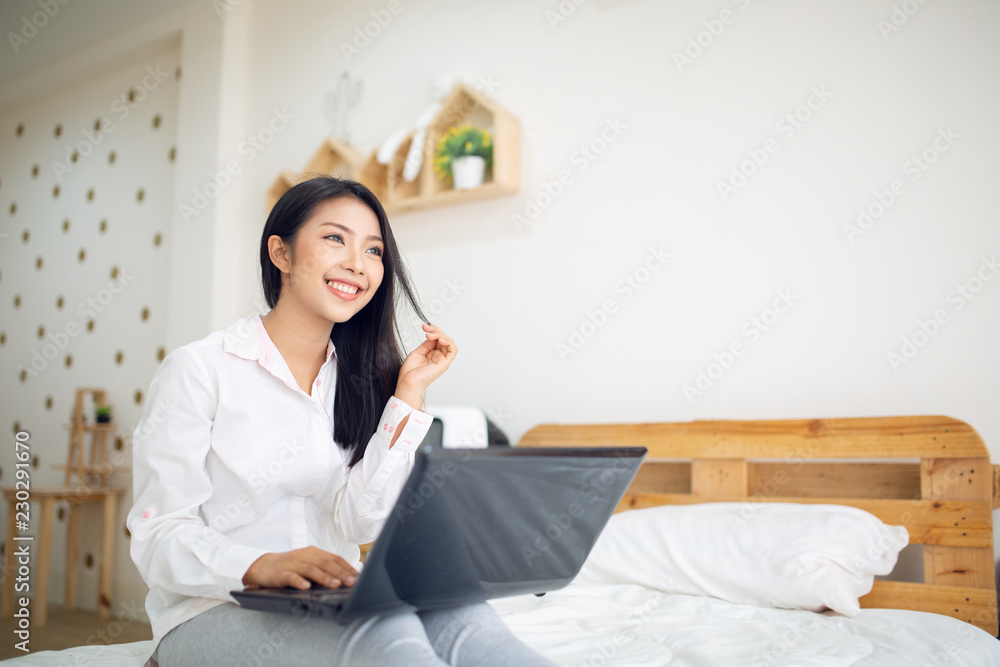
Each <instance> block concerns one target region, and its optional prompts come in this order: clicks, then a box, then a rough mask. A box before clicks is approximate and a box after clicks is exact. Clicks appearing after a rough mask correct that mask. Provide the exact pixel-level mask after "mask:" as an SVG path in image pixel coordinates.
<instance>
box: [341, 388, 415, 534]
mask: <svg viewBox="0 0 1000 667" xmlns="http://www.w3.org/2000/svg"><path fill="white" fill-rule="evenodd" d="M407 415H409V419H408V420H407V422H406V425H405V426H404V427H403V431H402V432H401V433H400V434H399V438H398V439H397V440H396V444H394V445H393V446H392V447H391V448H390V447H389V444H390V443H391V442H392V438H393V436H394V435H395V432H396V429H397V428H398V427H399V424H400V422H402V421H403V419H404V418H405V417H406V416H407ZM433 420H434V417H432V416H431V415H429V414H427V413H426V412H423V411H421V410H415V409H413V408H412V407H410V405H408V404H407V403H406V402H404V401H403V400H401V399H399V398H397V397H396V396H392V397H390V398H389V400H388V401H387V402H386V405H385V409H384V410H383V411H382V417H381V419H380V420H379V427H378V430H377V431H376V432H375V433H374V434H373V435H372V437H371V439H370V440H369V441H368V446H367V448H366V449H365V455H364V457H363V458H362V459H361V460H360V461H358V463H357V464H355V466H354V467H353V468H351V470H350V473H349V474H348V476H347V482H346V484H344V486H343V487H341V489H340V490H339V491H338V492H337V493H336V495H335V496H334V506H333V509H334V513H335V517H336V520H337V523H338V525H339V527H340V529H341V531H342V532H343V534H344V537H346V538H347V539H348V540H350V541H351V542H354V543H355V544H364V543H366V542H371V541H372V540H374V539H375V538H376V537H378V534H379V532H380V531H381V530H382V526H383V524H384V523H385V519H386V518H387V517H388V516H389V513H390V511H391V510H392V506H393V504H394V503H395V502H396V499H397V498H398V496H399V492H400V491H401V490H402V488H403V484H404V483H405V482H406V479H407V477H408V476H409V474H410V470H412V469H413V464H414V461H415V458H416V450H417V447H418V446H419V445H420V443H421V442H422V441H423V439H424V436H426V435H427V431H428V430H429V429H430V427H431V422H432V421H433Z"/></svg>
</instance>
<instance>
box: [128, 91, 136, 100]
mask: <svg viewBox="0 0 1000 667" xmlns="http://www.w3.org/2000/svg"><path fill="white" fill-rule="evenodd" d="M128 101H129V102H135V88H130V89H129V91H128Z"/></svg>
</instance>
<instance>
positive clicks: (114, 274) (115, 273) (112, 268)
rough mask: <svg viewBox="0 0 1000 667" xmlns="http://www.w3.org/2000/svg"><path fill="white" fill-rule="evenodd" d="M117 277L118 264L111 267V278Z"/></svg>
mask: <svg viewBox="0 0 1000 667" xmlns="http://www.w3.org/2000/svg"><path fill="white" fill-rule="evenodd" d="M117 277H118V267H117V266H112V267H111V279H112V280H114V279H115V278H117Z"/></svg>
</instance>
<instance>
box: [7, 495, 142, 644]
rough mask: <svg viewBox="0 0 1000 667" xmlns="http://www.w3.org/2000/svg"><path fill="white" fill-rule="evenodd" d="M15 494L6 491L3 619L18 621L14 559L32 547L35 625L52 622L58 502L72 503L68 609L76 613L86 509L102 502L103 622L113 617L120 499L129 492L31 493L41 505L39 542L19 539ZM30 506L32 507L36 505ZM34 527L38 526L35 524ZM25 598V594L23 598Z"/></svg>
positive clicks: (99, 602) (99, 590)
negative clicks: (20, 549)
mask: <svg viewBox="0 0 1000 667" xmlns="http://www.w3.org/2000/svg"><path fill="white" fill-rule="evenodd" d="M16 492H17V491H16V490H15V489H3V495H4V499H5V500H6V501H7V535H6V539H5V540H4V541H5V543H6V545H7V546H6V549H5V551H4V558H3V572H4V574H5V575H6V576H7V582H6V583H7V585H6V586H5V587H4V595H3V600H2V603H0V617H3V618H12V617H13V616H14V599H15V595H16V593H15V591H14V585H15V580H16V570H17V565H16V562H15V560H14V550H15V549H17V548H18V546H19V545H25V544H29V545H32V546H31V547H30V548H31V549H32V550H33V551H37V552H38V553H37V557H36V559H35V571H34V577H33V580H34V582H33V585H32V590H31V625H32V627H36V628H43V627H45V623H46V621H47V620H48V607H49V602H48V599H49V569H50V565H51V561H52V524H53V519H54V514H55V504H56V502H57V501H66V502H68V503H69V520H68V522H67V530H68V532H67V536H66V608H67V609H75V608H76V582H77V565H78V563H77V560H78V558H77V553H78V550H79V540H80V506H81V505H82V504H83V503H97V502H99V503H101V505H102V508H103V513H102V523H101V570H100V573H99V575H98V581H97V617H98V618H102V619H105V618H109V617H110V616H111V577H112V572H113V567H114V558H115V549H114V547H115V528H116V526H117V523H118V522H117V517H118V497H119V496H121V495H122V494H123V493H125V489H124V488H123V487H107V486H100V487H97V488H88V487H85V486H57V487H36V488H33V489H31V498H30V501H41V503H42V515H41V524H40V528H39V530H38V533H37V534H36V536H35V539H33V540H31V541H27V540H15V539H14V538H15V535H16V531H15V521H16V517H15V511H14V508H15V503H16V502H17V501H16V498H15V494H16ZM30 501H29V502H30ZM32 523H34V522H32ZM21 596H23V594H21Z"/></svg>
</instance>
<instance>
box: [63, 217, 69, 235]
mask: <svg viewBox="0 0 1000 667" xmlns="http://www.w3.org/2000/svg"><path fill="white" fill-rule="evenodd" d="M68 231H69V218H66V219H65V220H63V232H68Z"/></svg>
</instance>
